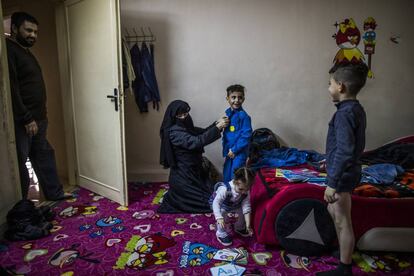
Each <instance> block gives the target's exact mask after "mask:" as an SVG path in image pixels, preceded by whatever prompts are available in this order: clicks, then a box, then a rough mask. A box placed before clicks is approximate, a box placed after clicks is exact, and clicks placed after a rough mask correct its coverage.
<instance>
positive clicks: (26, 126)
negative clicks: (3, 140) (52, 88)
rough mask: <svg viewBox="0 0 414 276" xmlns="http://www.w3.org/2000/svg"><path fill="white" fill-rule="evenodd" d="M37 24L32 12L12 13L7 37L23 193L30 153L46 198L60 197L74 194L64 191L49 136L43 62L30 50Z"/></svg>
mask: <svg viewBox="0 0 414 276" xmlns="http://www.w3.org/2000/svg"><path fill="white" fill-rule="evenodd" d="M38 25H39V23H38V22H37V20H36V19H35V18H34V17H33V16H31V15H29V14H27V13H25V12H16V13H14V14H13V15H12V17H11V37H10V38H8V39H6V45H7V58H8V63H9V74H10V90H11V95H12V102H13V117H14V129H15V134H16V148H17V157H18V162H19V172H20V181H21V187H22V197H23V198H27V194H28V190H29V184H30V178H29V172H28V170H27V168H26V161H27V158H28V157H29V158H30V162H31V163H32V165H33V168H34V171H35V173H36V176H37V177H38V179H39V184H40V186H41V188H42V190H43V193H44V195H45V197H46V199H47V200H59V199H64V198H68V197H71V195H70V194H65V193H64V192H63V189H62V185H61V183H60V181H59V177H58V175H57V170H56V161H55V154H54V150H53V148H52V147H51V145H50V144H49V142H48V141H47V138H46V131H47V124H48V122H47V116H46V113H47V112H46V87H45V83H44V80H43V76H42V70H41V68H40V65H39V63H38V62H37V60H36V58H35V57H34V55H33V54H32V53H31V52H30V50H29V48H31V47H32V46H33V45H34V44H35V43H36V38H37V30H38Z"/></svg>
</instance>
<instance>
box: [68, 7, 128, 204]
mask: <svg viewBox="0 0 414 276" xmlns="http://www.w3.org/2000/svg"><path fill="white" fill-rule="evenodd" d="M65 15H66V24H67V32H68V36H67V40H68V59H69V73H70V83H71V85H70V86H71V87H70V89H71V96H72V99H71V102H72V112H73V124H74V140H75V148H76V168H77V173H76V174H77V182H78V184H79V185H80V186H82V187H85V188H87V189H89V190H91V191H93V192H95V193H98V194H101V195H103V196H105V197H107V198H109V199H112V200H114V201H116V202H118V203H120V204H122V205H127V203H128V200H127V198H128V197H127V186H126V185H127V183H126V164H125V148H124V115H123V101H122V98H123V97H122V93H123V92H122V87H121V84H120V80H121V79H122V78H121V67H120V65H121V54H120V53H121V52H120V51H121V48H120V27H119V26H120V25H119V24H120V22H119V2H118V0H75V1H65ZM120 94H121V95H120ZM114 96H115V98H113V97H114ZM111 97H112V98H111Z"/></svg>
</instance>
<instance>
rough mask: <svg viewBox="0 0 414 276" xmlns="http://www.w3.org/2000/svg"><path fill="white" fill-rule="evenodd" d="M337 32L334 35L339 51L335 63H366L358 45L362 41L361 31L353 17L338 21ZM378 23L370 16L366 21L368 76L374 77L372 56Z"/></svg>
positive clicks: (365, 50)
mask: <svg viewBox="0 0 414 276" xmlns="http://www.w3.org/2000/svg"><path fill="white" fill-rule="evenodd" d="M334 26H335V27H336V33H335V34H334V35H333V37H334V38H335V41H336V44H337V45H338V47H339V51H338V52H337V53H336V55H335V57H334V60H333V63H334V65H335V66H337V65H344V64H345V65H346V64H360V63H362V62H364V63H366V60H365V57H364V54H363V53H362V52H361V51H360V50H359V48H358V45H359V43H360V41H361V32H360V31H359V29H358V26H357V25H356V23H355V21H354V20H353V19H352V18H346V19H344V20H343V21H342V22H340V23H338V22H336V23H335V24H334ZM376 26H377V24H376V21H375V19H374V18H372V17H368V18H367V19H366V20H365V21H364V31H365V33H364V35H363V37H362V38H363V40H364V48H365V49H364V53H365V54H366V55H368V64H367V66H368V68H369V72H368V77H369V78H372V77H373V74H372V71H371V56H372V55H373V54H374V52H375V44H376V33H375V32H374V30H375V28H376Z"/></svg>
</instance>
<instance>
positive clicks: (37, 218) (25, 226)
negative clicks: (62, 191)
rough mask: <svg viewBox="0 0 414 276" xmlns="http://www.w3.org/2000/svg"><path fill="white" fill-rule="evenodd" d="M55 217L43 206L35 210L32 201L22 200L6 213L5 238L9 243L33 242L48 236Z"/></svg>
mask: <svg viewBox="0 0 414 276" xmlns="http://www.w3.org/2000/svg"><path fill="white" fill-rule="evenodd" d="M54 217H55V215H54V213H53V211H52V210H51V209H50V208H49V207H47V206H43V207H40V208H36V207H35V206H34V204H33V202H32V201H30V200H27V199H22V200H20V201H19V202H17V203H16V205H14V206H13V208H12V209H11V210H10V211H9V212H8V213H7V230H6V232H5V234H4V236H5V238H6V239H8V240H11V241H25V240H34V239H39V238H42V237H45V236H47V235H49V233H50V231H49V230H50V229H52V228H53V225H52V224H51V223H50V222H49V221H51V220H53V219H54Z"/></svg>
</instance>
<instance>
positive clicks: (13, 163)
mask: <svg viewBox="0 0 414 276" xmlns="http://www.w3.org/2000/svg"><path fill="white" fill-rule="evenodd" d="M0 4H1V2H0ZM0 21H1V23H2V24H1V26H0V35H1V37H0V43H1V45H0V76H1V77H0V92H1V93H0V115H1V116H0V127H1V128H2V131H4V132H5V134H6V142H7V156H6V160H7V161H8V164H9V166H8V168H7V167H0V172H1V171H3V170H5V171H7V170H8V169H9V171H8V172H7V175H8V176H9V181H8V183H9V185H11V186H14V187H15V190H14V194H13V195H3V196H7V197H11V198H12V200H11V201H10V206H9V208H5V209H2V210H0V234H1V233H2V232H3V231H4V227H5V222H6V214H7V212H8V210H10V209H11V208H12V206H13V205H14V204H15V203H16V202H17V201H18V200H20V199H21V185H20V176H19V166H18V162H17V152H16V140H15V135H14V120H13V111H12V101H11V91H10V80H9V66H8V62H7V49H6V41H5V38H4V35H3V33H4V30H3V11H2V10H0ZM4 184H5V183H2V185H4ZM13 199H14V200H13Z"/></svg>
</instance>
